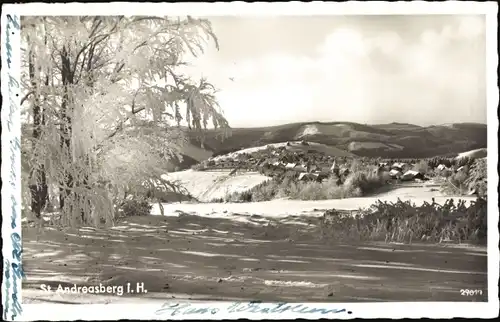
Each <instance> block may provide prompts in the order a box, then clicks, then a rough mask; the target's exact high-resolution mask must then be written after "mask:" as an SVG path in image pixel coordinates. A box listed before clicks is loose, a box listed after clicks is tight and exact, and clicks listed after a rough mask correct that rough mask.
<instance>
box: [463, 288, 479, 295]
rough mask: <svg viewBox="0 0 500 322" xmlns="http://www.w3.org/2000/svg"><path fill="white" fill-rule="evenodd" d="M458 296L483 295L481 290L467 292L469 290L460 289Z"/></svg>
mask: <svg viewBox="0 0 500 322" xmlns="http://www.w3.org/2000/svg"><path fill="white" fill-rule="evenodd" d="M460 295H462V296H476V295H483V291H482V290H469V289H461V290H460Z"/></svg>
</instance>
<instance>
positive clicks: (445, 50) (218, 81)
mask: <svg viewBox="0 0 500 322" xmlns="http://www.w3.org/2000/svg"><path fill="white" fill-rule="evenodd" d="M208 18H209V19H210V20H211V21H212V24H213V29H214V31H215V33H216V35H217V36H218V39H219V43H220V50H219V51H216V50H215V48H214V47H213V46H212V47H210V48H209V49H208V50H207V51H206V53H205V55H204V56H202V57H201V58H198V59H197V60H196V61H195V66H193V67H192V68H191V71H190V73H192V74H193V76H200V75H203V76H206V77H207V78H208V79H209V80H210V81H211V82H212V83H213V84H215V85H216V87H218V88H219V89H220V93H219V94H218V99H219V102H220V104H221V107H222V108H223V109H224V112H225V115H226V117H227V119H228V121H229V123H230V125H231V126H232V127H254V126H267V125H276V124H283V123H290V122H303V121H324V122H327V121H352V122H360V123H390V122H407V123H413V124H419V125H429V124H442V123H451V122H483V123H486V71H485V65H486V62H485V51H486V49H485V30H484V25H485V20H484V17H483V16H456V15H455V16H437V15H428V16H389V15H387V16H307V17H306V16H303V17H290V16H288V17H255V18H253V17H241V18H240V17H208ZM230 78H233V79H234V81H233V80H231V79H230Z"/></svg>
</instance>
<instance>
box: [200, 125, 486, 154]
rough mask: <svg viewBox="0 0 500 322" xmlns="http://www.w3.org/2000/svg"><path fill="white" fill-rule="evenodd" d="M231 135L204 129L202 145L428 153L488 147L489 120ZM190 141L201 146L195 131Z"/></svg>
mask: <svg viewBox="0 0 500 322" xmlns="http://www.w3.org/2000/svg"><path fill="white" fill-rule="evenodd" d="M231 132H232V133H231V136H229V137H228V138H226V139H224V140H222V139H220V138H217V136H218V135H220V134H221V132H220V131H216V130H209V131H208V132H207V133H206V134H205V139H204V149H205V150H207V151H210V152H211V153H213V155H214V156H217V155H222V154H227V153H231V152H235V151H238V150H241V149H246V148H251V147H257V146H262V145H266V144H271V143H281V142H287V141H296V140H306V141H308V142H316V143H319V144H323V145H326V146H330V147H333V148H336V149H340V150H344V151H346V152H348V153H352V154H354V155H357V156H364V157H383V158H427V157H434V156H441V155H453V156H458V154H459V153H462V152H463V151H468V150H475V149H481V148H486V142H487V140H486V137H487V131H486V124H478V123H454V124H446V125H434V126H427V127H423V126H418V125H414V124H406V123H389V124H374V125H366V124H358V123H352V122H329V123H321V122H308V123H292V124H284V125H279V126H270V127H260V128H235V129H231ZM191 143H192V144H193V145H194V146H200V144H201V143H200V141H199V140H198V139H197V138H196V137H195V136H194V134H193V135H192V138H191Z"/></svg>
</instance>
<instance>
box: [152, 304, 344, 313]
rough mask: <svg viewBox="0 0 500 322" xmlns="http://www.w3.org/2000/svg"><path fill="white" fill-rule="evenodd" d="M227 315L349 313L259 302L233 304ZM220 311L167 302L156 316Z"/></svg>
mask: <svg viewBox="0 0 500 322" xmlns="http://www.w3.org/2000/svg"><path fill="white" fill-rule="evenodd" d="M226 310H227V313H260V314H270V313H271V314H273V313H284V312H287V311H289V312H292V313H297V314H313V313H319V314H322V315H326V314H338V313H351V312H348V311H346V309H326V308H318V307H313V306H311V305H310V306H306V305H304V304H289V303H285V302H283V303H260V302H248V303H243V302H235V303H233V304H231V305H230V306H229V307H228V308H227V309H226ZM219 312H220V309H218V308H215V307H210V306H203V305H198V304H192V303H172V302H167V303H165V304H163V305H162V307H161V308H159V309H158V310H156V312H155V314H156V315H165V314H167V315H170V316H176V315H189V314H212V315H213V314H217V313H219Z"/></svg>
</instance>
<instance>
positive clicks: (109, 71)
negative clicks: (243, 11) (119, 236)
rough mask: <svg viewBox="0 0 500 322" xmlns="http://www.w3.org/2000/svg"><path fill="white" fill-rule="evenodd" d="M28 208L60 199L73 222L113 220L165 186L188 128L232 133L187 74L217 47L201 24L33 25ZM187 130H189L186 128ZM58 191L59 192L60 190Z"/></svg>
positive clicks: (27, 85) (28, 45)
mask: <svg viewBox="0 0 500 322" xmlns="http://www.w3.org/2000/svg"><path fill="white" fill-rule="evenodd" d="M21 23H22V57H21V59H22V61H21V63H22V75H21V81H22V86H23V88H24V92H25V95H24V97H23V98H22V101H21V104H22V107H23V118H24V124H23V129H24V131H23V135H24V137H23V146H22V147H23V150H24V153H23V161H22V163H23V168H24V169H25V171H24V173H25V175H24V180H23V184H24V188H25V189H24V191H25V195H24V198H25V199H24V200H25V205H30V208H31V211H32V212H33V213H34V214H35V216H36V217H38V218H39V217H40V215H41V212H42V209H43V208H44V207H45V206H46V203H47V199H48V195H50V194H57V195H58V199H59V208H60V210H61V213H62V215H63V219H64V220H65V224H68V225H70V224H76V223H77V222H82V221H84V222H92V223H94V224H96V225H97V224H98V223H99V221H100V220H101V219H105V220H106V222H108V223H109V222H111V221H112V220H113V218H114V212H115V205H116V202H117V200H118V199H119V198H123V194H124V193H125V192H126V191H130V190H133V189H134V188H137V187H143V186H144V185H147V184H150V185H151V187H157V186H158V185H162V186H163V187H165V188H168V189H176V185H175V184H174V183H172V182H168V181H166V180H164V179H163V178H161V175H162V174H164V173H165V164H166V161H167V160H169V159H170V158H174V157H177V158H179V157H180V152H181V151H182V146H183V144H185V143H186V142H187V138H186V135H185V131H184V130H183V127H182V126H181V125H182V124H185V125H187V126H188V127H189V128H190V129H192V130H195V131H198V132H199V133H200V135H202V131H203V130H204V129H206V128H207V126H208V124H209V122H211V124H212V125H213V126H214V127H215V128H224V129H226V128H228V123H227V121H226V119H225V118H224V116H223V114H222V112H221V110H220V108H219V106H218V104H217V100H216V97H215V92H216V90H215V88H214V86H213V85H212V84H210V83H209V82H208V81H207V80H205V79H201V80H194V79H192V78H190V77H189V76H187V75H186V72H185V71H184V70H183V67H184V66H186V65H187V64H188V62H187V60H189V58H193V57H197V56H198V55H200V54H202V53H203V50H204V48H206V46H208V45H210V44H211V43H213V44H215V46H217V47H218V43H217V38H216V36H215V35H214V33H213V31H212V28H211V25H210V23H209V21H207V20H203V19H195V18H192V17H189V16H188V17H186V18H180V17H175V18H173V17H153V16H151V17H145V16H144V17H143V16H141V17H123V16H119V17H117V16H70V17H63V16H54V17H23V20H22V22H21ZM183 122H184V123H183ZM54 188H55V190H54Z"/></svg>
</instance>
